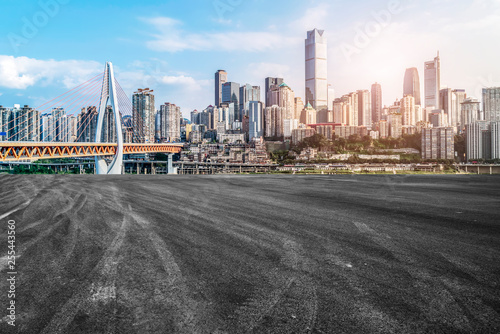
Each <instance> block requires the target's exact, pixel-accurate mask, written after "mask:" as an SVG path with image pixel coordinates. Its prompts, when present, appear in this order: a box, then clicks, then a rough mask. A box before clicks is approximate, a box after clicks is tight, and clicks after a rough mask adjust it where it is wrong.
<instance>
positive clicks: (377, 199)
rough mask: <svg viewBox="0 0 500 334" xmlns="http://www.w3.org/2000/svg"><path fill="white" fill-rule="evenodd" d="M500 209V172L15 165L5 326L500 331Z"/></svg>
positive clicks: (8, 199)
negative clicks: (117, 171) (94, 169)
mask: <svg viewBox="0 0 500 334" xmlns="http://www.w3.org/2000/svg"><path fill="white" fill-rule="evenodd" d="M499 218H500V177H499V176H477V175H472V176H467V175H449V176H443V175H411V176H410V175H407V176H405V175H390V176H389V175H378V176H373V175H355V176H334V175H302V176H299V175H288V176H285V175H248V176H236V175H214V176H194V175H190V176H180V175H177V176H159V175H122V176H109V177H105V176H93V175H82V176H70V175H67V176H63V175H59V176H41V175H40V176H27V175H0V226H1V228H0V269H1V272H0V309H1V310H2V311H1V312H0V319H1V321H0V332H1V333H30V334H31V333H72V334H73V333H74V334H76V333H120V334H121V333H219V334H222V333H228V334H233V333H500V219H499ZM9 220H10V221H11V222H12V221H14V222H15V231H16V240H15V243H16V244H15V246H16V263H15V269H16V272H17V277H16V279H17V281H16V291H15V294H16V297H15V303H16V304H15V305H16V321H15V324H16V326H15V327H13V326H11V325H9V324H8V321H9V317H8V316H7V315H8V311H7V310H6V309H7V306H8V305H9V303H10V300H11V299H10V298H9V297H8V291H9V288H10V283H9V282H8V281H7V280H6V278H7V275H8V274H7V273H8V272H9V267H8V265H9V263H8V261H7V260H8V259H7V257H6V256H7V252H8V243H7V231H8V221H9Z"/></svg>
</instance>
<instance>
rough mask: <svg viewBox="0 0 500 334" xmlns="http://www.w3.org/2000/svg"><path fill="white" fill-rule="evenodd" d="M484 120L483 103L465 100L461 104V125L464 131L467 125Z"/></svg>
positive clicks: (475, 100)
mask: <svg viewBox="0 0 500 334" xmlns="http://www.w3.org/2000/svg"><path fill="white" fill-rule="evenodd" d="M481 120H483V117H482V113H481V103H480V102H479V101H478V100H477V99H475V98H468V99H465V100H464V101H463V102H462V103H461V115H460V124H461V128H462V129H464V128H465V126H467V124H471V123H473V122H476V121H481Z"/></svg>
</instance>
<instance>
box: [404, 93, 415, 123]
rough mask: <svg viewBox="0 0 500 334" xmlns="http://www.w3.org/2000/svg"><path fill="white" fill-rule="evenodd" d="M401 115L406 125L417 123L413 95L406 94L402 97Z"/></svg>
mask: <svg viewBox="0 0 500 334" xmlns="http://www.w3.org/2000/svg"><path fill="white" fill-rule="evenodd" d="M401 117H402V122H403V124H402V125H404V126H412V125H416V117H415V98H414V97H413V95H411V94H409V95H405V96H404V97H403V99H401Z"/></svg>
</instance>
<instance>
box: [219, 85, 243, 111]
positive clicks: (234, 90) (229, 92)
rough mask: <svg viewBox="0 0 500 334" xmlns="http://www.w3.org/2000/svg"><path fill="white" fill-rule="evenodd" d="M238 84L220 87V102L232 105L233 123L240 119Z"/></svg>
mask: <svg viewBox="0 0 500 334" xmlns="http://www.w3.org/2000/svg"><path fill="white" fill-rule="evenodd" d="M239 100H240V84H238V83H235V82H226V83H225V84H223V85H222V102H223V103H234V115H233V117H232V118H233V121H241V119H240V101H239Z"/></svg>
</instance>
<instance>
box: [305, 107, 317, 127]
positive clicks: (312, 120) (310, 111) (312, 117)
mask: <svg viewBox="0 0 500 334" xmlns="http://www.w3.org/2000/svg"><path fill="white" fill-rule="evenodd" d="M303 113H304V116H303V119H304V122H303V123H304V124H316V123H318V112H317V111H316V109H314V108H313V107H312V106H311V104H310V103H308V104H307V106H306V107H305V108H304V111H303Z"/></svg>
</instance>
